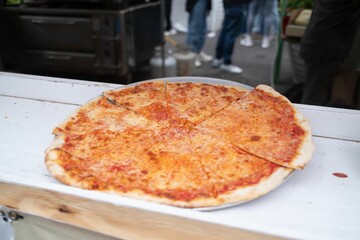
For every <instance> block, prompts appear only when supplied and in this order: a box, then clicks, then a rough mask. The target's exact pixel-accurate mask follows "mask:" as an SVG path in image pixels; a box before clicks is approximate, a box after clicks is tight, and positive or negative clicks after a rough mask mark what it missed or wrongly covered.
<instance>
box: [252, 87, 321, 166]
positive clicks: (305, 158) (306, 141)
mask: <svg viewBox="0 0 360 240" xmlns="http://www.w3.org/2000/svg"><path fill="white" fill-rule="evenodd" d="M256 89H260V90H263V91H265V92H267V93H269V94H270V95H272V96H274V97H277V98H281V99H282V100H284V101H286V102H287V103H288V104H289V106H291V107H292V108H293V109H294V111H295V120H296V123H297V125H298V126H299V127H301V128H302V129H303V130H304V132H305V135H304V138H303V140H302V144H301V145H300V146H299V149H298V154H297V155H296V156H295V158H294V159H293V160H292V161H291V163H290V164H289V166H288V167H292V168H294V169H303V168H304V167H305V165H306V164H307V163H308V162H309V161H310V159H311V156H312V154H313V152H314V150H315V145H314V144H313V141H312V130H311V126H310V123H309V120H308V119H306V118H305V116H304V115H303V114H302V113H301V112H300V111H299V110H298V109H297V107H295V106H294V105H293V104H292V103H291V102H290V101H289V99H287V98H286V97H285V96H283V95H281V94H280V93H278V92H276V91H275V90H274V89H273V88H271V87H269V86H266V85H259V86H257V87H256ZM270 160H271V159H270Z"/></svg>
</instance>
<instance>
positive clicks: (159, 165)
mask: <svg viewBox="0 0 360 240" xmlns="http://www.w3.org/2000/svg"><path fill="white" fill-rule="evenodd" d="M159 138H160V139H161V141H160V144H158V145H155V146H154V147H153V148H151V149H150V151H149V155H150V156H151V161H152V163H154V164H155V165H156V171H154V172H152V173H151V179H150V181H149V182H148V183H149V184H148V192H149V193H152V194H151V196H150V197H151V199H152V200H153V201H155V202H160V203H166V204H169V205H174V206H180V207H186V208H193V207H202V206H213V205H216V204H217V199H215V198H214V196H213V191H212V189H213V186H212V184H211V182H209V180H208V178H207V175H206V173H205V172H204V170H203V168H202V164H201V162H199V161H198V159H197V158H196V154H195V152H194V151H193V148H192V146H191V144H190V142H189V139H188V135H187V130H186V129H179V128H175V129H170V130H169V131H168V132H164V134H162V135H161V136H159ZM154 193H155V194H154Z"/></svg>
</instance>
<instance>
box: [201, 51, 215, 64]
mask: <svg viewBox="0 0 360 240" xmlns="http://www.w3.org/2000/svg"><path fill="white" fill-rule="evenodd" d="M199 57H200V60H201V61H204V62H210V61H211V60H213V57H212V56H210V55H208V54H206V53H204V52H200V53H199Z"/></svg>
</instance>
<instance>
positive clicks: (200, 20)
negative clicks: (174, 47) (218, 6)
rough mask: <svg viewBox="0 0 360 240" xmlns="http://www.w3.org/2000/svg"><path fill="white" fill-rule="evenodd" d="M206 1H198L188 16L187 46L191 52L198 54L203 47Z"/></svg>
mask: <svg viewBox="0 0 360 240" xmlns="http://www.w3.org/2000/svg"><path fill="white" fill-rule="evenodd" d="M207 2H208V1H207V0H198V1H197V2H196V4H195V6H194V7H193V9H192V11H191V13H190V15H189V27H188V28H189V29H188V35H187V44H188V45H189V47H190V49H191V51H193V52H196V53H199V52H201V50H202V49H203V47H204V44H205V38H206V32H207V26H206V6H207Z"/></svg>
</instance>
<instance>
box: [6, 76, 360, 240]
mask: <svg viewBox="0 0 360 240" xmlns="http://www.w3.org/2000/svg"><path fill="white" fill-rule="evenodd" d="M114 87H118V85H114V84H105V83H95V82H85V81H77V80H66V79H59V78H48V77H39V76H30V75H19V74H10V73H2V72H0V207H3V208H5V209H7V210H9V209H10V210H11V209H12V210H15V211H18V212H20V213H22V212H23V213H28V214H33V215H37V216H40V217H44V218H46V219H48V220H49V221H51V220H54V221H61V222H65V223H69V224H71V225H73V226H77V227H81V228H85V229H89V230H94V231H97V232H99V233H103V234H107V235H109V236H113V237H120V238H125V239H144V238H153V239H169V238H173V239H177V238H178V239H182V238H185V237H187V238H189V239H204V238H205V237H206V238H207V239H239V238H240V237H245V238H251V237H252V238H256V239H261V238H268V237H271V236H275V237H285V238H297V239H360V111H356V110H345V109H336V108H325V107H315V106H306V105H298V107H299V108H300V109H301V110H302V111H303V113H304V114H305V116H306V117H308V118H309V119H310V122H311V125H312V128H313V134H314V142H315V145H316V150H315V153H314V155H313V158H312V160H311V161H310V162H309V164H308V165H307V166H306V168H305V169H304V170H301V171H296V172H295V173H294V174H293V175H292V176H291V178H290V179H289V180H288V181H287V182H285V183H284V184H283V185H282V186H281V187H279V188H278V189H276V190H275V191H273V192H271V193H269V194H268V195H266V196H264V197H261V198H259V199H257V200H254V201H251V202H248V203H245V204H242V205H238V206H235V207H231V208H226V209H222V210H217V211H211V212H200V211H195V210H189V209H180V208H175V207H170V206H164V205H159V204H155V203H149V202H144V201H140V200H134V199H129V198H125V197H120V196H113V195H108V194H104V193H99V192H96V191H87V190H82V189H77V188H73V187H69V186H65V185H63V184H61V183H59V182H57V181H56V180H55V179H54V178H53V177H52V176H51V175H50V174H49V173H48V172H47V170H46V168H45V166H44V150H45V149H46V147H47V146H48V145H49V143H50V142H51V141H52V138H53V137H52V135H51V131H52V129H53V128H54V126H56V125H57V124H58V123H59V122H61V121H62V120H63V119H64V118H65V117H66V116H68V115H69V114H70V113H71V112H73V111H74V110H75V109H76V108H77V107H78V106H79V105H81V104H83V103H85V102H86V101H88V100H90V99H92V98H93V97H95V96H97V95H99V94H101V92H102V91H104V90H107V89H109V88H114ZM335 172H341V173H345V174H346V175H347V176H348V177H347V178H339V177H336V176H334V175H333V173H335ZM19 221H21V220H19ZM0 238H1V235H0Z"/></svg>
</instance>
